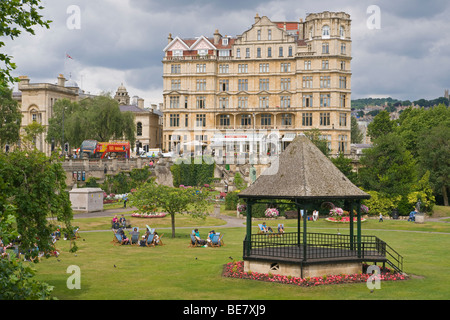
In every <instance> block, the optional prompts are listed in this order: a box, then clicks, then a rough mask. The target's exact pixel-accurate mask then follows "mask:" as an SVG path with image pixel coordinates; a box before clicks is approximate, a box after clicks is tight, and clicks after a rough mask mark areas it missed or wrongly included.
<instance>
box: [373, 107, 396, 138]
mask: <svg viewBox="0 0 450 320" xmlns="http://www.w3.org/2000/svg"><path fill="white" fill-rule="evenodd" d="M393 130H394V123H393V121H391V118H390V115H389V112H387V111H386V110H383V111H381V112H380V113H378V115H377V116H376V117H375V118H374V119H373V121H372V122H371V123H370V124H369V125H368V126H367V134H368V135H369V136H370V137H371V138H372V140H373V139H376V138H379V137H382V136H384V135H387V134H389V133H391V132H393Z"/></svg>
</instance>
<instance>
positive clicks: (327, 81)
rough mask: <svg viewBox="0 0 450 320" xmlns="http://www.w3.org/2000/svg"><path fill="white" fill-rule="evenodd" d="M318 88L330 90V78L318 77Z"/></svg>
mask: <svg viewBox="0 0 450 320" xmlns="http://www.w3.org/2000/svg"><path fill="white" fill-rule="evenodd" d="M320 87H321V88H330V77H329V76H327V77H320Z"/></svg>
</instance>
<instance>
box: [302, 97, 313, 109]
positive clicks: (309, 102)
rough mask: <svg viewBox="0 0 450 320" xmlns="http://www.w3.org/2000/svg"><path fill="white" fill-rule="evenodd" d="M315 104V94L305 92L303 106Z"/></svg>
mask: <svg viewBox="0 0 450 320" xmlns="http://www.w3.org/2000/svg"><path fill="white" fill-rule="evenodd" d="M312 106H313V96H312V94H304V95H303V107H304V108H309V107H312Z"/></svg>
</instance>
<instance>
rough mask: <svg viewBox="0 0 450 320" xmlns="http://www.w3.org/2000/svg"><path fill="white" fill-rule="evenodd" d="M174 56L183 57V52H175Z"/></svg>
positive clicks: (173, 52)
mask: <svg viewBox="0 0 450 320" xmlns="http://www.w3.org/2000/svg"><path fill="white" fill-rule="evenodd" d="M172 55H173V56H174V57H182V56H183V50H173V51H172Z"/></svg>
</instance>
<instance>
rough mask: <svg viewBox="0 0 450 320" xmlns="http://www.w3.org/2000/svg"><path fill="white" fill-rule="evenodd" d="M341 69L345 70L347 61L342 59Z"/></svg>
mask: <svg viewBox="0 0 450 320" xmlns="http://www.w3.org/2000/svg"><path fill="white" fill-rule="evenodd" d="M341 70H345V61H341Z"/></svg>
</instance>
